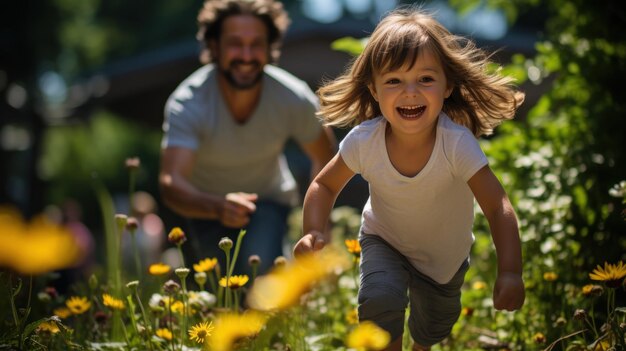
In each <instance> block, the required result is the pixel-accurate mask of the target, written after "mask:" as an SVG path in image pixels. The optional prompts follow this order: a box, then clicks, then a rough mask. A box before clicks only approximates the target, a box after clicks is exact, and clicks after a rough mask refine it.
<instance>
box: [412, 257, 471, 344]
mask: <svg viewBox="0 0 626 351" xmlns="http://www.w3.org/2000/svg"><path fill="white" fill-rule="evenodd" d="M468 268H469V263H468V262H467V261H465V262H464V263H463V264H462V265H461V267H460V268H459V270H458V271H457V273H456V274H455V275H454V277H453V278H452V279H451V280H450V282H448V283H446V284H438V283H437V282H435V281H433V280H432V279H430V278H429V277H427V276H425V275H423V274H421V273H419V272H418V271H417V270H414V271H413V274H412V275H411V278H412V279H411V285H410V288H409V292H410V294H409V295H410V299H411V307H410V309H411V314H410V316H409V330H410V331H411V336H412V337H413V340H414V341H415V344H416V345H414V346H413V350H429V349H430V346H432V345H434V344H436V343H439V342H440V341H442V340H443V339H445V338H446V337H447V336H448V335H449V334H450V331H452V327H453V326H454V324H455V323H456V321H457V320H458V319H459V315H460V314H461V286H462V285H463V281H464V279H465V273H466V272H467V269H468Z"/></svg>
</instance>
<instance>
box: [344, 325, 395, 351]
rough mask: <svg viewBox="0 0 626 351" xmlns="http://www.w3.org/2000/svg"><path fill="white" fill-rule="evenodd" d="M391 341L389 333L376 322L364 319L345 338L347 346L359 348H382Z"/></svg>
mask: <svg viewBox="0 0 626 351" xmlns="http://www.w3.org/2000/svg"><path fill="white" fill-rule="evenodd" d="M389 341H391V336H390V335H389V333H388V332H387V331H385V330H383V329H381V328H380V327H378V326H377V325H376V324H374V323H372V322H369V321H365V322H363V323H361V324H359V325H358V326H357V327H356V328H354V330H353V331H352V332H350V334H348V338H347V340H346V344H347V346H348V347H351V348H355V349H360V350H382V349H384V348H385V347H387V345H389Z"/></svg>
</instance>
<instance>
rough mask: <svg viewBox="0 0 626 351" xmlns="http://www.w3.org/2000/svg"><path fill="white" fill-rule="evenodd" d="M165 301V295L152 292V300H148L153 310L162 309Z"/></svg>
mask: <svg viewBox="0 0 626 351" xmlns="http://www.w3.org/2000/svg"><path fill="white" fill-rule="evenodd" d="M164 303H165V299H164V298H163V295H161V294H152V296H150V301H149V302H148V306H150V308H151V309H152V310H153V311H155V310H161V309H163V305H164Z"/></svg>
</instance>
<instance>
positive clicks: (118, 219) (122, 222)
mask: <svg viewBox="0 0 626 351" xmlns="http://www.w3.org/2000/svg"><path fill="white" fill-rule="evenodd" d="M127 220H128V216H127V215H125V214H122V213H118V214H116V215H115V223H116V224H117V226H118V228H124V227H125V226H126V221H127Z"/></svg>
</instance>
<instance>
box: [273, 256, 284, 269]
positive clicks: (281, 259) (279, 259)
mask: <svg viewBox="0 0 626 351" xmlns="http://www.w3.org/2000/svg"><path fill="white" fill-rule="evenodd" d="M286 264H287V259H286V258H285V257H284V256H278V257H276V259H275V260H274V266H276V267H283V266H285V265H286Z"/></svg>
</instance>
